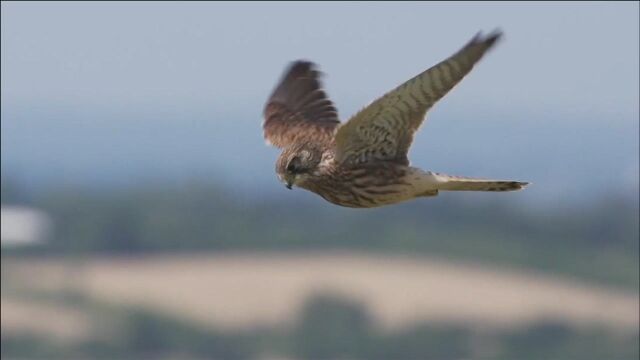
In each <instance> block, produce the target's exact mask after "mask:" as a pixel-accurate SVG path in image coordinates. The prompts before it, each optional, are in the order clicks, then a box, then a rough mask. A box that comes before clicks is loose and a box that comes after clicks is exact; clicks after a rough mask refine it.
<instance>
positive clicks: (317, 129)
mask: <svg viewBox="0 0 640 360" xmlns="http://www.w3.org/2000/svg"><path fill="white" fill-rule="evenodd" d="M319 77H320V73H319V72H318V71H317V70H315V65H314V64H313V63H311V62H308V61H296V62H294V63H293V64H291V66H290V67H289V69H288V70H287V71H286V72H285V75H284V76H283V77H282V79H281V80H280V83H279V84H278V86H276V88H275V90H273V93H272V94H271V96H270V97H269V100H268V101H267V104H266V106H265V109H264V122H263V123H262V128H263V130H264V138H265V139H266V140H267V143H269V144H271V145H274V146H277V147H280V148H282V147H286V146H288V145H290V144H292V143H295V142H299V141H325V140H330V139H332V138H333V134H334V130H335V128H336V126H337V125H338V124H339V123H340V120H338V111H337V110H336V108H335V106H333V103H332V102H331V100H329V98H328V97H327V94H326V93H325V92H324V91H323V90H322V84H321V83H320V80H319Z"/></svg>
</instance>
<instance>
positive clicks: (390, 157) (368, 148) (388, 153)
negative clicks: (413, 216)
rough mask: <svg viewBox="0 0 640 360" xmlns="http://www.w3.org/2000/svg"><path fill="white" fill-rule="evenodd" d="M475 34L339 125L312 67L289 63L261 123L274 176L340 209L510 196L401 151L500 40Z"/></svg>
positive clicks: (497, 184)
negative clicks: (413, 160)
mask: <svg viewBox="0 0 640 360" xmlns="http://www.w3.org/2000/svg"><path fill="white" fill-rule="evenodd" d="M500 37H501V32H499V31H494V32H492V33H490V34H488V35H487V36H483V35H482V34H481V33H478V34H477V35H476V36H475V37H474V38H473V39H471V41H469V42H468V43H467V44H466V45H465V46H464V47H463V48H462V49H460V50H459V51H458V52H457V53H455V54H453V55H452V56H450V57H449V58H447V59H446V60H444V61H442V62H440V63H438V64H437V65H435V66H433V67H431V68H429V69H428V70H426V71H424V72H422V73H420V74H418V75H417V76H415V77H414V78H412V79H410V80H408V81H407V82H405V83H403V84H401V85H400V86H398V87H397V88H395V89H393V90H391V91H390V92H388V93H386V94H385V95H384V96H382V97H380V98H378V99H376V100H375V101H373V102H372V103H371V104H369V105H368V106H366V107H365V108H364V109H362V110H360V111H359V112H358V113H357V114H355V115H354V116H353V117H352V118H351V119H349V120H348V121H347V122H345V123H341V122H340V120H339V119H338V112H337V110H336V108H335V106H334V105H333V103H332V102H331V100H329V98H328V96H327V94H326V93H325V91H324V90H323V89H322V85H321V83H320V80H319V77H320V73H319V72H318V71H317V70H316V66H315V65H314V64H313V63H311V62H308V61H302V60H299V61H296V62H293V63H292V64H291V65H290V66H289V68H288V69H287V70H286V71H285V73H284V76H283V77H282V79H281V80H280V82H279V83H278V85H277V86H276V87H275V89H274V90H273V93H272V94H271V96H270V97H269V99H268V101H267V104H266V106H265V109H264V122H263V124H262V127H263V131H264V137H265V139H266V141H267V144H269V145H273V146H276V147H279V148H282V149H283V151H282V153H281V154H280V156H279V158H278V160H277V162H276V173H277V174H278V177H279V178H280V180H281V181H282V182H284V183H285V185H286V186H287V188H289V189H291V187H292V186H294V185H295V186H297V187H301V188H303V189H306V190H309V191H312V192H314V193H316V194H318V195H320V196H322V197H323V198H324V199H326V200H327V201H329V202H331V203H333V204H337V205H341V206H346V207H353V208H371V207H378V206H383V205H390V204H395V203H400V202H403V201H407V200H411V199H415V198H418V197H427V196H436V195H438V192H439V191H441V190H442V191H464V190H469V191H511V190H520V189H522V188H524V187H525V186H526V185H527V183H526V182H519V181H503V180H487V179H478V178H469V177H459V176H451V175H445V174H440V173H436V172H431V171H424V170H421V169H419V168H416V167H412V166H410V164H409V159H408V158H407V152H408V150H409V147H410V146H411V142H412V141H413V136H414V134H415V132H416V131H417V130H418V128H419V127H420V124H422V122H423V120H424V118H425V115H426V113H427V110H429V109H430V108H431V107H432V106H433V105H434V104H435V103H436V102H437V101H438V100H439V99H440V98H442V97H443V96H444V95H445V94H446V93H447V92H449V90H451V89H452V88H453V87H454V86H455V85H456V84H457V83H458V82H459V81H460V80H462V78H463V77H464V76H465V75H467V74H468V73H469V71H471V69H472V68H473V66H474V65H475V64H476V63H477V62H478V61H479V60H480V59H481V58H482V57H483V55H484V54H485V53H486V52H487V51H488V50H489V49H491V48H492V47H493V45H494V44H495V43H496V42H497V41H498V39H500Z"/></svg>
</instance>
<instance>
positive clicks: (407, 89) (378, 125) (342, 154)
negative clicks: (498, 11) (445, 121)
mask: <svg viewBox="0 0 640 360" xmlns="http://www.w3.org/2000/svg"><path fill="white" fill-rule="evenodd" d="M500 36H501V33H500V32H498V31H496V32H493V33H491V34H489V35H488V36H486V37H483V36H482V35H481V34H480V33H478V34H477V35H476V36H475V37H474V38H473V39H471V41H469V43H467V45H465V46H464V47H463V48H462V49H461V50H459V51H458V52H456V53H455V54H453V55H452V56H450V57H449V58H447V59H446V60H444V61H442V62H440V63H439V64H437V65H435V66H433V67H431V68H429V69H428V70H426V71H424V72H422V73H420V74H418V75H417V76H415V77H414V78H412V79H410V80H408V81H407V82H405V83H403V84H402V85H400V86H398V87H397V88H395V89H394V90H392V91H390V92H388V93H387V94H385V95H384V96H382V97H381V98H379V99H377V100H375V101H374V102H372V103H371V104H370V105H369V106H367V107H365V108H364V109H362V110H361V111H360V112H358V113H357V114H356V115H355V116H353V117H352V118H351V119H350V120H349V121H348V122H346V123H344V124H343V125H342V126H340V127H339V128H338V130H337V132H336V135H335V141H336V160H337V161H338V162H341V163H343V164H351V165H356V164H360V163H367V162H372V161H395V162H399V163H402V164H406V165H408V164H409V160H408V159H407V152H408V151H409V147H410V146H411V143H412V141H413V136H414V134H415V132H416V131H417V130H418V128H419V127H420V125H421V124H422V122H423V120H424V117H425V115H426V113H427V110H429V109H430V108H431V107H432V106H433V105H434V104H435V103H436V102H437V101H438V100H439V99H440V98H442V97H443V96H444V95H445V94H447V93H448V92H449V91H450V90H451V89H452V88H453V87H454V86H455V85H456V84H457V83H458V82H460V80H462V78H464V77H465V76H466V75H467V74H468V73H469V72H470V71H471V69H472V68H473V66H474V65H475V64H476V63H477V62H478V61H479V60H480V59H481V58H482V56H483V55H484V54H485V52H486V51H487V50H488V49H490V48H491V47H492V46H493V45H494V44H495V42H496V41H497V40H498V39H499V38H500Z"/></svg>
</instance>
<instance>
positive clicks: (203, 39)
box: [1, 2, 639, 194]
mask: <svg viewBox="0 0 640 360" xmlns="http://www.w3.org/2000/svg"><path fill="white" fill-rule="evenodd" d="M638 12H639V7H638V3H637V2H625V3H611V2H601V3H593V2H589V3H555V2H553V3H551V2H545V3H502V2H500V3H449V2H446V3H416V2H409V3H402V2H393V3H378V2H375V3H357V2H350V3H342V2H340V3H338V2H327V3H307V2H305V3H289V2H286V3H263V2H259V3H219V2H211V3H203V2H195V3H184V2H179V3H178V2H175V3H169V2H158V3H149V2H144V3H125V2H110V3H93V2H92V3H76V2H70V3H48V2H47V3H34V2H31V3H7V2H3V3H2V15H1V16H2V19H1V20H2V25H1V26H2V48H1V50H2V79H1V90H2V162H3V168H2V169H3V175H4V173H5V172H8V171H14V172H18V173H20V174H21V175H20V176H22V177H26V178H34V179H37V178H38V177H43V178H44V177H48V178H49V179H54V180H55V179H58V180H61V181H70V182H74V181H76V180H77V181H78V182H83V181H86V182H91V181H97V180H98V179H99V180H102V181H106V182H109V181H113V182H117V181H118V180H119V179H121V178H129V179H130V178H144V177H159V178H162V177H167V178H170V177H172V176H176V174H178V175H180V176H187V177H198V176H207V177H208V176H216V177H219V178H220V179H221V181H231V182H234V183H236V184H241V185H247V186H248V185H250V184H254V183H259V184H261V185H263V187H264V188H266V189H268V191H271V190H273V191H276V188H277V190H279V186H280V185H279V184H278V183H277V180H276V179H275V175H274V174H273V162H274V161H275V158H276V157H277V154H278V151H277V150H276V149H272V148H266V147H265V146H264V143H263V141H262V134H261V129H260V123H261V121H262V119H261V112H262V106H263V104H264V101H265V99H266V97H267V96H268V94H269V92H270V91H271V89H272V88H273V86H274V85H275V82H276V80H277V79H278V78H279V77H280V75H281V73H282V71H283V69H284V67H285V66H286V65H287V64H288V62H290V61H292V60H295V59H298V58H306V59H310V60H312V61H314V62H316V63H318V65H319V66H320V69H321V70H322V71H323V72H324V73H326V77H325V85H326V89H327V91H328V93H329V96H330V97H331V98H332V99H333V100H334V102H335V103H336V105H337V107H338V110H339V113H340V115H341V117H342V118H343V119H344V120H346V119H347V118H348V117H349V116H350V115H351V114H353V113H354V112H356V111H357V110H358V109H360V108H361V107H362V106H364V105H366V104H368V103H369V102H370V101H371V100H373V99H374V98H375V97H377V96H379V95H382V94H383V93H384V92H386V91H387V90H390V89H391V88H392V87H394V86H396V85H398V84H399V83H401V82H403V81H405V80H407V79H408V78H410V77H411V76H413V75H415V74H417V73H419V72H420V71H422V70H424V69H426V68H428V67H429V66H431V65H433V64H435V63H436V62H438V61H440V60H442V59H443V58H445V57H447V56H449V55H450V54H452V53H453V52H455V51H456V50H458V49H459V48H460V47H461V46H462V45H464V44H465V43H466V42H467V41H468V40H469V39H470V38H471V37H472V36H473V35H474V34H475V33H476V32H477V31H479V30H483V31H486V32H488V31H491V30H493V29H495V28H500V29H502V30H503V31H504V33H505V38H504V41H503V42H502V43H500V44H499V46H497V47H496V49H495V50H494V51H492V52H491V53H490V54H488V55H487V56H486V57H485V58H484V59H483V60H482V62H481V63H480V64H479V65H478V66H477V67H476V68H475V69H474V70H473V72H472V73H471V74H470V75H469V76H468V77H467V78H466V79H465V80H464V81H463V82H462V83H461V84H460V85H459V86H458V87H457V88H455V89H454V90H453V91H452V92H451V93H450V94H449V95H448V96H447V97H446V98H445V99H443V101H441V103H439V104H437V105H436V107H435V108H434V109H433V110H432V111H431V112H430V113H429V115H428V121H427V123H426V125H425V126H424V127H423V128H422V129H421V131H420V133H419V134H418V136H417V137H416V144H415V146H414V147H413V148H412V151H411V156H412V159H413V163H414V165H416V166H421V167H424V168H427V169H431V170H436V171H445V172H451V173H455V174H459V175H471V176H485V177H490V176H497V177H507V178H509V177H515V178H517V179H519V180H531V181H534V183H540V182H542V184H545V183H548V185H549V186H548V187H545V188H546V190H545V191H547V193H549V194H551V193H553V192H558V191H564V189H566V186H565V185H562V186H561V185H558V182H553V181H554V179H555V181H559V182H560V183H562V182H565V183H570V182H572V181H573V182H584V183H585V186H587V183H588V186H591V187H594V186H595V187H598V188H604V187H606V186H608V185H607V181H609V182H611V180H610V179H611V177H612V175H614V178H615V179H616V180H615V181H618V182H619V183H616V184H615V186H626V187H631V188H633V187H635V188H636V189H637V178H638V177H637V169H638V167H637V162H638V106H639V105H638V97H639V90H638V77H639V73H638V67H639V60H638V52H639V47H638V46H639V45H638V43H639V39H638V32H639V28H638V27H639V25H638V23H639V21H638ZM587 177H589V178H587ZM532 178H533V179H532ZM105 179H106V180H105ZM621 179H623V180H621ZM34 181H35V180H34ZM552 182H553V183H552ZM622 183H624V184H623V185H621V184H622ZM609 184H610V183H609ZM272 188H273V189H272Z"/></svg>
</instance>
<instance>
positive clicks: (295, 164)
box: [287, 157, 301, 174]
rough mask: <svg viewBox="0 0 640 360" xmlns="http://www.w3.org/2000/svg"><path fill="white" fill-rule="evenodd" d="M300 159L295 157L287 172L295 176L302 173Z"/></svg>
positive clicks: (288, 165) (290, 162)
mask: <svg viewBox="0 0 640 360" xmlns="http://www.w3.org/2000/svg"><path fill="white" fill-rule="evenodd" d="M300 167H301V166H300V158H298V157H295V158H293V159H291V161H289V164H287V172H289V173H292V174H295V173H298V172H299V171H300Z"/></svg>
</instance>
